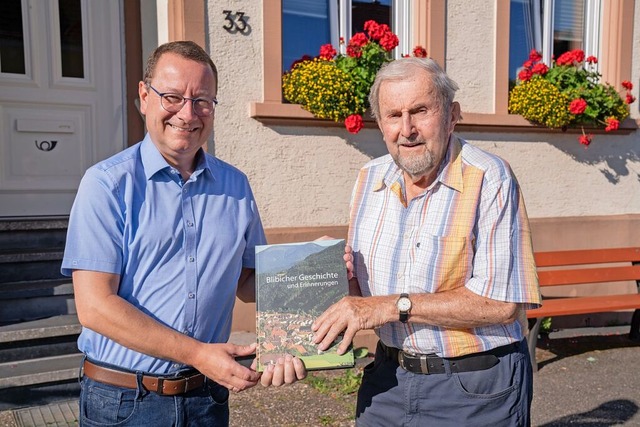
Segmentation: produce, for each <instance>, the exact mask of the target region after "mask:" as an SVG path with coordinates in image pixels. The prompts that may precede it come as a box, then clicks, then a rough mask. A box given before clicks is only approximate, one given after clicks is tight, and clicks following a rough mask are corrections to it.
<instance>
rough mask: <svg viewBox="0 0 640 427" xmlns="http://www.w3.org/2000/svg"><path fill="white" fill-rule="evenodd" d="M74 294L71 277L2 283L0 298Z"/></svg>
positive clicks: (0, 284) (0, 285)
mask: <svg viewBox="0 0 640 427" xmlns="http://www.w3.org/2000/svg"><path fill="white" fill-rule="evenodd" d="M72 294H73V284H72V283H71V278H70V277H61V278H57V279H45V280H32V281H28V282H11V283H0V300H11V299H19V298H35V297H44V296H52V295H72Z"/></svg>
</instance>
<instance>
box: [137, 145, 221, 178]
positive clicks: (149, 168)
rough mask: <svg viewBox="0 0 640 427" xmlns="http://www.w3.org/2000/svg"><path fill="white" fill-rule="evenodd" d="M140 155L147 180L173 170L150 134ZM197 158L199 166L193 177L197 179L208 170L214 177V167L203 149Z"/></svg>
mask: <svg viewBox="0 0 640 427" xmlns="http://www.w3.org/2000/svg"><path fill="white" fill-rule="evenodd" d="M140 155H141V158H142V167H143V168H144V174H145V177H146V178H147V180H149V179H151V177H153V176H154V175H155V174H156V173H158V172H159V171H161V170H164V169H167V170H169V169H171V165H170V164H169V163H167V161H166V160H165V158H164V157H162V154H160V151H159V150H158V147H156V146H155V144H154V143H153V141H152V140H151V137H150V136H149V134H146V135H145V137H144V139H143V140H142V144H141V146H140ZM196 158H197V164H196V168H195V170H194V171H193V174H192V177H194V178H195V177H197V176H198V175H200V174H201V173H202V172H203V171H204V170H208V171H209V173H210V175H211V176H212V177H213V168H212V166H213V165H211V164H210V162H209V161H208V159H207V156H205V154H204V150H203V149H202V148H200V149H199V150H198V151H197V152H196Z"/></svg>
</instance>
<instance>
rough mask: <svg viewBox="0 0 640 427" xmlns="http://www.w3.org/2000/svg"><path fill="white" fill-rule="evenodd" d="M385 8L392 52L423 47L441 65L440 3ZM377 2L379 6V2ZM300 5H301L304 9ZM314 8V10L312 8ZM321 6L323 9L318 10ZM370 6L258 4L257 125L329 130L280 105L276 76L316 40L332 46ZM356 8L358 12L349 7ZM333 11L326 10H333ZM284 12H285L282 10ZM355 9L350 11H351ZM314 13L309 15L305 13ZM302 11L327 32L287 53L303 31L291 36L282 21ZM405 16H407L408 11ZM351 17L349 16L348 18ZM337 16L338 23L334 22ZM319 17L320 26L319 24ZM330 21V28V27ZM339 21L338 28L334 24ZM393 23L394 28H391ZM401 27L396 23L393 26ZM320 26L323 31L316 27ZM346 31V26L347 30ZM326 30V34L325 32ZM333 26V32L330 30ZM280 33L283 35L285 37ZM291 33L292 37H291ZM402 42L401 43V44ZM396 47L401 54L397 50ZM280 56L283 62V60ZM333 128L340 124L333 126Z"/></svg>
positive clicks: (312, 1) (310, 1)
mask: <svg viewBox="0 0 640 427" xmlns="http://www.w3.org/2000/svg"><path fill="white" fill-rule="evenodd" d="M385 2H386V3H387V4H388V6H389V10H390V12H389V17H390V18H389V19H390V21H389V22H391V23H392V25H391V27H392V28H393V30H394V31H395V32H396V33H397V34H398V37H399V38H400V43H401V44H400V46H399V48H397V49H396V50H397V51H399V52H403V51H406V52H409V51H410V49H412V48H413V46H414V45H421V46H423V47H425V48H426V49H427V51H428V52H429V55H430V56H431V57H432V58H434V59H436V60H437V61H438V62H439V63H440V64H444V52H445V51H444V46H445V45H444V43H445V22H446V19H445V16H446V13H445V10H446V9H445V3H444V2H442V1H428V0H420V1H415V2H413V1H412V2H409V1H406V0H395V1H394V0H385ZM379 3H381V4H382V3H383V1H382V0H381V1H380V2H379ZM349 4H350V5H351V8H348V7H347V8H346V12H342V13H341V14H340V10H342V9H341V8H344V7H345V5H349ZM305 5H306V7H305ZM313 5H315V6H316V7H315V8H312V6H313ZM319 5H320V6H322V5H324V8H322V7H320V6H319ZM371 5H373V2H372V1H370V0H369V1H364V0H363V1H359V0H307V1H304V0H300V1H299V2H298V3H297V4H296V3H295V2H293V0H264V2H263V9H262V11H263V22H264V39H263V49H264V55H263V61H264V62H263V72H264V81H263V98H262V101H258V102H252V103H251V105H250V107H251V112H250V114H251V117H254V118H256V119H257V120H260V121H261V122H263V123H278V124H312V125H315V126H318V125H320V126H332V123H333V122H329V121H326V120H324V121H323V120H318V119H314V118H313V116H312V115H311V113H308V112H306V111H304V110H302V108H300V106H298V105H295V104H286V103H283V100H282V73H283V72H284V71H286V70H287V68H288V67H289V66H290V62H291V58H299V57H301V56H302V55H304V54H305V53H306V54H308V55H311V54H313V55H314V56H315V55H317V53H318V50H319V48H320V46H321V45H322V43H321V42H319V41H317V40H323V41H325V40H326V41H327V42H328V41H329V40H332V37H333V38H335V39H336V45H337V40H338V37H340V34H349V33H350V32H351V30H349V31H347V30H346V29H343V30H342V33H340V30H339V29H338V28H339V25H343V26H344V27H346V24H347V23H350V25H352V26H353V27H357V25H358V24H357V21H358V19H361V18H358V17H359V16H365V15H363V14H361V11H362V10H365V9H366V7H367V6H371ZM354 6H358V9H360V10H358V9H353V7H354ZM330 7H332V8H334V9H335V12H332V11H333V10H334V9H331V8H330ZM285 10H286V11H287V12H285ZM354 10H355V12H353V11H354ZM310 11H314V12H315V13H313V14H309V13H308V12H310ZM304 12H307V14H308V15H314V16H310V17H309V18H313V19H315V20H316V21H315V24H317V25H318V27H319V28H325V30H321V31H327V32H326V33H325V34H326V35H325V37H326V38H324V39H316V41H313V42H312V43H310V44H309V46H308V47H304V48H301V47H297V48H295V49H298V50H297V51H296V50H293V49H292V48H290V46H293V45H295V43H294V44H291V41H292V40H293V39H304V38H306V36H308V34H306V30H307V29H306V28H304V29H303V30H304V32H303V33H302V34H304V35H305V37H302V36H301V34H295V32H294V31H291V30H290V29H287V28H286V27H287V25H289V24H288V23H287V20H288V19H291V18H293V16H294V14H295V13H297V14H298V15H301V14H303V13H304ZM347 12H353V13H352V18H349V19H348V20H347V19H346V15H347ZM409 12H411V13H409ZM331 13H335V14H336V15H335V17H334V19H329V18H328V17H329V16H331V15H330V14H331ZM354 15H355V18H353V16H354ZM339 16H342V17H343V19H342V21H340V20H339V19H338V17H339ZM323 19H324V24H321V23H322V22H323ZM332 22H333V26H332V24H331V23H332ZM340 23H342V24H340ZM394 23H395V24H394ZM399 23H402V24H399ZM322 25H324V27H323V26H322ZM353 27H352V28H353ZM326 28H328V29H329V30H326ZM332 28H333V30H332ZM285 34H286V35H285ZM292 34H293V35H292ZM403 43H405V44H406V45H403ZM311 47H313V50H312V51H311V53H307V52H308V51H307V49H310V48H311ZM401 49H402V50H401ZM285 58H286V59H285ZM334 126H341V125H340V124H335V125H334Z"/></svg>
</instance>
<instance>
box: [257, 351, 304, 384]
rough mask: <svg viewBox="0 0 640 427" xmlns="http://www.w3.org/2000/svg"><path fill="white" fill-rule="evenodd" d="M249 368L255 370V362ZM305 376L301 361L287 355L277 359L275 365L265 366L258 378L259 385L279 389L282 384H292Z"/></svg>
mask: <svg viewBox="0 0 640 427" xmlns="http://www.w3.org/2000/svg"><path fill="white" fill-rule="evenodd" d="M251 367H252V368H253V369H255V367H256V361H254V362H253V365H252V366H251ZM306 376H307V370H306V368H305V366H304V363H302V360H300V359H299V358H297V357H293V356H291V355H289V354H287V355H285V356H283V357H280V358H278V360H277V362H276V363H275V364H269V365H267V366H265V368H264V371H263V372H262V377H261V378H260V384H262V385H263V386H265V387H269V386H275V387H280V386H281V385H283V384H293V383H294V382H296V381H299V380H302V379H304V378H305V377H306Z"/></svg>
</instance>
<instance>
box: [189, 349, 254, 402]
mask: <svg viewBox="0 0 640 427" xmlns="http://www.w3.org/2000/svg"><path fill="white" fill-rule="evenodd" d="M203 351H204V352H206V356H204V360H203V361H202V362H201V363H198V364H194V367H195V368H196V369H198V370H199V371H200V372H201V373H203V374H204V375H205V376H206V377H207V378H210V379H212V380H213V381H215V382H217V383H218V384H220V385H222V386H224V387H226V388H228V389H229V390H230V391H232V392H234V393H237V392H240V391H243V390H246V389H248V388H251V387H253V386H254V385H256V384H258V381H260V373H258V372H256V371H255V369H250V368H247V367H245V366H242V365H241V364H239V363H238V362H236V360H235V359H234V358H235V357H236V356H249V355H250V354H253V353H255V351H256V344H251V345H246V346H242V345H235V344H204V349H203ZM201 354H204V353H201Z"/></svg>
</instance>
